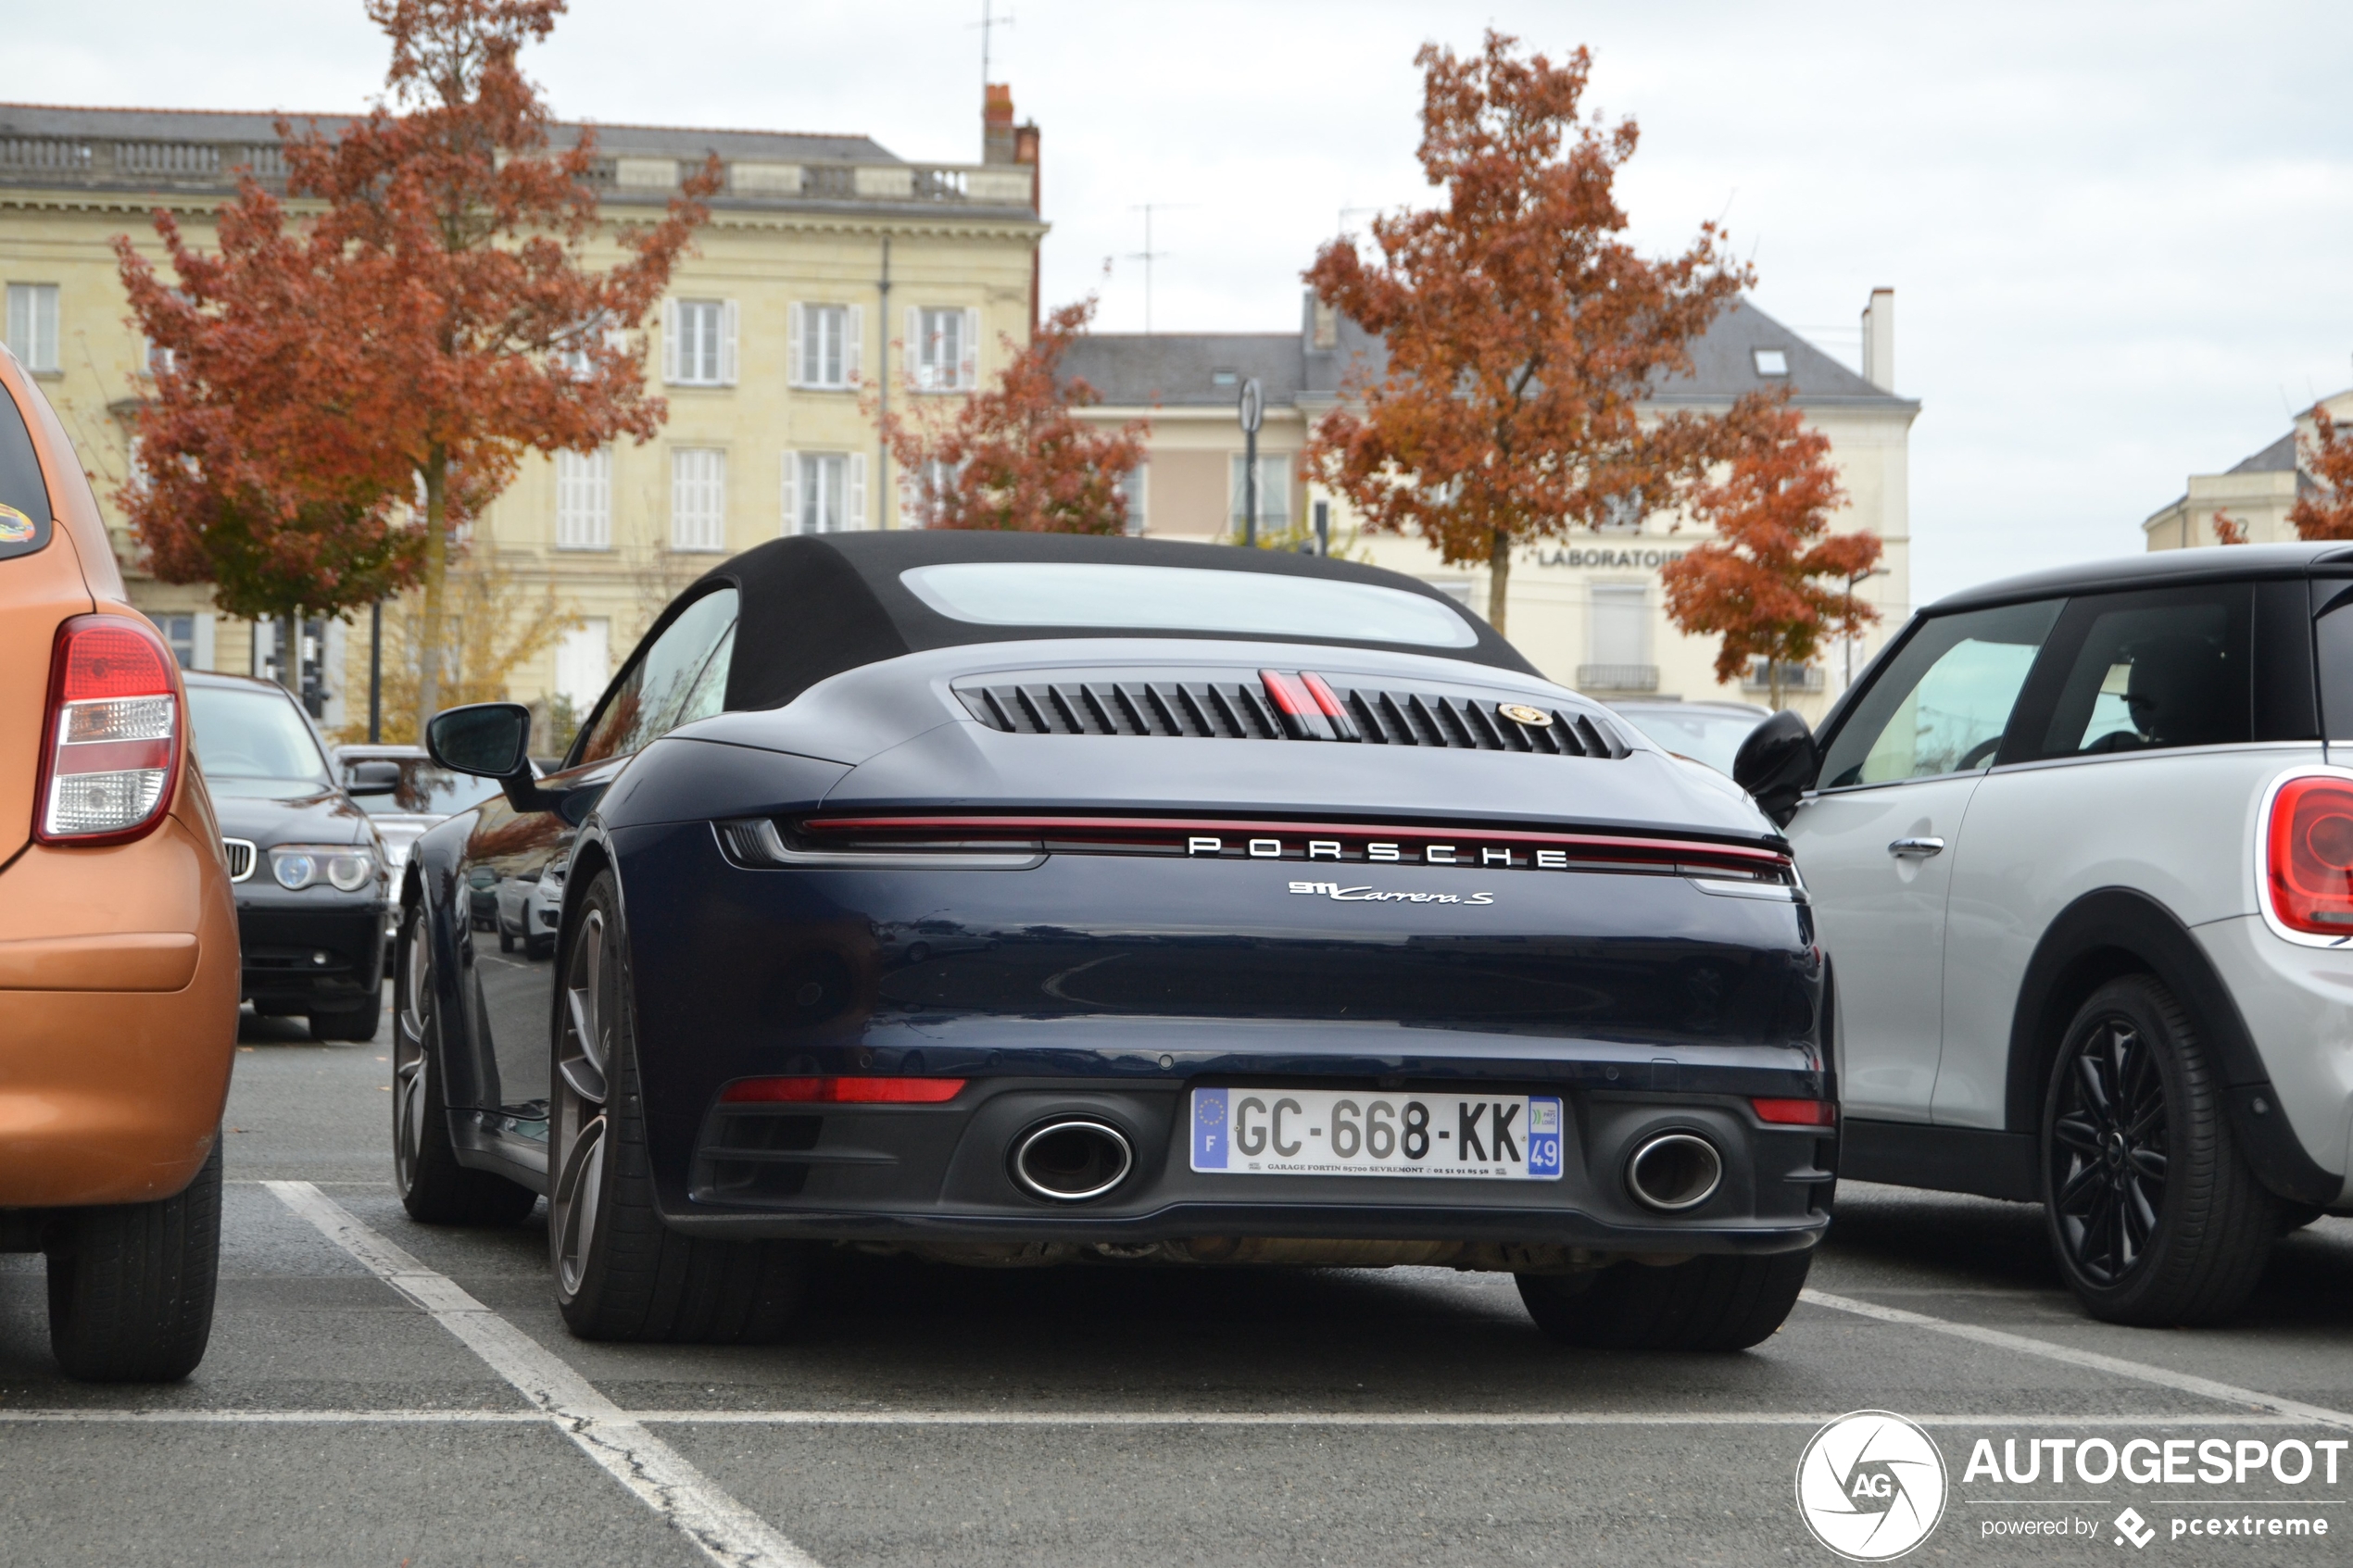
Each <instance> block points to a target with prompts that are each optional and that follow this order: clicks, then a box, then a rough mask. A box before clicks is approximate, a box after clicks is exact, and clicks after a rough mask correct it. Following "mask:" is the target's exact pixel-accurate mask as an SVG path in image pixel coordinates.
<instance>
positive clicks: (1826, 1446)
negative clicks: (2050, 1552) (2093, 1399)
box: [1796, 1411, 2353, 1562]
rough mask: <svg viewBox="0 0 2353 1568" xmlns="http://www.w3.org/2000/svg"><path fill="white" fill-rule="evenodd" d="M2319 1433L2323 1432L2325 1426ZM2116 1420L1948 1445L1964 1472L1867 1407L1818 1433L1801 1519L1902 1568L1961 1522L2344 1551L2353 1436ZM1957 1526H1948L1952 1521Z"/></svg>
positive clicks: (1802, 1468)
mask: <svg viewBox="0 0 2353 1568" xmlns="http://www.w3.org/2000/svg"><path fill="white" fill-rule="evenodd" d="M2315 1430H2316V1432H2317V1431H2320V1430H2325V1429H2315ZM2180 1431H2181V1428H2180V1427H2178V1426H2176V1427H2171V1428H2169V1427H2167V1426H2165V1425H2164V1424H2162V1423H2160V1422H2150V1423H2149V1424H2148V1426H2147V1429H2146V1430H2145V1431H2141V1430H2134V1429H2133V1428H2130V1427H2127V1428H2122V1429H2119V1428H2116V1427H2110V1426H2105V1425H2103V1426H2102V1427H2100V1428H2098V1429H2096V1430H2085V1431H2078V1432H2067V1431H2064V1430H2063V1429H2062V1430H2058V1431H2053V1430H2051V1429H2049V1428H2047V1427H2043V1426H2041V1425H2039V1424H2038V1426H2037V1428H2036V1430H2034V1431H2033V1432H2032V1433H2031V1434H2016V1435H2006V1436H1977V1437H1973V1438H1970V1437H1962V1438H1953V1439H1948V1440H1949V1441H1952V1442H1953V1443H1954V1445H1955V1448H1956V1450H1957V1449H1958V1448H1959V1446H1960V1444H1962V1443H1967V1444H1968V1446H1969V1458H1968V1460H1967V1461H1966V1462H1964V1463H1963V1464H1962V1465H1961V1467H1960V1473H1959V1474H1958V1475H1957V1476H1956V1475H1953V1474H1950V1473H1948V1472H1947V1470H1946V1468H1945V1460H1944V1450H1943V1449H1942V1448H1940V1447H1939V1446H1938V1444H1937V1441H1936V1439H1935V1438H1934V1437H1932V1436H1930V1435H1929V1433H1928V1431H1927V1429H1926V1428H1924V1427H1922V1426H1920V1425H1919V1424H1917V1423H1915V1422H1912V1421H1910V1420H1907V1419H1906V1418H1905V1417H1903V1416H1901V1415H1897V1414H1895V1413H1894V1411H1854V1412H1853V1413H1851V1414H1848V1415H1843V1416H1840V1417H1839V1418H1838V1419H1837V1420H1836V1421H1833V1422H1831V1423H1830V1424H1828V1425H1826V1426H1824V1427H1822V1428H1821V1430H1819V1431H1818V1432H1816V1433H1815V1434H1814V1436H1813V1437H1812V1439H1811V1440H1809V1441H1808V1442H1807V1443H1806V1449H1805V1451H1804V1452H1803V1453H1802V1454H1800V1455H1799V1457H1798V1461H1797V1477H1796V1479H1797V1512H1798V1516H1799V1517H1800V1518H1801V1519H1803V1520H1804V1521H1805V1522H1806V1529H1807V1530H1809V1531H1811V1532H1812V1533H1813V1536H1814V1538H1815V1539H1816V1540H1817V1541H1819V1542H1820V1543H1821V1544H1822V1545H1823V1546H1825V1547H1827V1548H1829V1549H1831V1551H1833V1552H1835V1553H1837V1554H1838V1555H1839V1556H1840V1557H1843V1558H1844V1559H1846V1560H1847V1561H1848V1562H1893V1561H1894V1560H1895V1559H1897V1558H1899V1557H1903V1556H1906V1554H1908V1553H1909V1552H1911V1551H1912V1550H1913V1549H1915V1548H1917V1547H1919V1545H1920V1544H1921V1543H1922V1542H1924V1541H1926V1540H1928V1539H1929V1538H1930V1537H1931V1536H1933V1535H1934V1534H1935V1533H1936V1532H1937V1529H1938V1526H1939V1524H1942V1523H1943V1522H1944V1520H1945V1518H1946V1516H1947V1515H1948V1514H1950V1513H1954V1512H1959V1513H1960V1514H1962V1515H1964V1516H1965V1518H1966V1521H1967V1523H1966V1528H1967V1529H1968V1530H1969V1533H1970V1534H1971V1535H1973V1536H1975V1537H1977V1538H1978V1539H1979V1540H1980V1541H1981V1542H1982V1543H1985V1544H1990V1545H1995V1546H2000V1547H2004V1548H2007V1549H2010V1550H2011V1552H2012V1553H2013V1554H2015V1553H2016V1552H2017V1551H2018V1549H2029V1548H2037V1547H2040V1548H2045V1549H2072V1548H2093V1549H2098V1550H2100V1551H2103V1552H2108V1553H2110V1554H2111V1555H2112V1554H2114V1553H2115V1552H2117V1551H2119V1550H2122V1551H2123V1552H2125V1553H2127V1554H2137V1553H2140V1552H2143V1551H2159V1552H2161V1551H2164V1550H2165V1549H2168V1548H2169V1547H2170V1548H2173V1549H2176V1550H2177V1551H2178V1550H2180V1549H2184V1548H2186V1549H2188V1550H2189V1551H2190V1552H2191V1553H2193V1554H2194V1555H2195V1556H2196V1559H2197V1560H2199V1561H2205V1560H2207V1559H2209V1558H2227V1559H2235V1558H2237V1557H2238V1555H2239V1554H2240V1553H2242V1552H2244V1553H2246V1554H2247V1555H2246V1558H2245V1561H2248V1562H2271V1561H2273V1560H2275V1558H2276V1557H2277V1556H2278V1555H2279V1554H2280V1553H2282V1552H2288V1553H2290V1554H2300V1552H2301V1551H2311V1550H2314V1549H2322V1550H2326V1549H2330V1548H2331V1547H2333V1546H2334V1543H2331V1542H2330V1541H2329V1540H2328V1537H2330V1536H2332V1535H2339V1536H2341V1535H2343V1534H2344V1533H2345V1531H2346V1530H2347V1528H2349V1527H2353V1524H2348V1523H2347V1521H2346V1520H2343V1519H2340V1518H2336V1517H2334V1511H2336V1510H2339V1509H2342V1508H2343V1507H2345V1506H2346V1503H2347V1499H2346V1498H2345V1496H2344V1492H2345V1491H2346V1490H2347V1489H2348V1488H2349V1487H2353V1462H2348V1460H2347V1450H2348V1449H2353V1436H2347V1437H2331V1436H2317V1435H2304V1436H2281V1435H2279V1431H2278V1429H2277V1428H2273V1429H2272V1430H2271V1432H2267V1433H2265V1434H2264V1435H2262V1436H2253V1435H2247V1436H2241V1435H2239V1434H2236V1433H2233V1434H2230V1435H2227V1436H2187V1437H2185V1436H2179V1435H2178V1434H2179V1433H2180ZM1948 1528H1950V1527H1949V1526H1948Z"/></svg>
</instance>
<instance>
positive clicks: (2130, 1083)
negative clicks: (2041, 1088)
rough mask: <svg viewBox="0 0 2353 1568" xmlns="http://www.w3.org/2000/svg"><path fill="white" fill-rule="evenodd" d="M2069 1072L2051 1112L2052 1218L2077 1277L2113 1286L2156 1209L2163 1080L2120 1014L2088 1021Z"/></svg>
mask: <svg viewBox="0 0 2353 1568" xmlns="http://www.w3.org/2000/svg"><path fill="white" fill-rule="evenodd" d="M2071 1069H2072V1070H2071V1071H2070V1072H2069V1073H2066V1074H2065V1075H2063V1076H2062V1077H2061V1078H2060V1079H2059V1082H2058V1095H2057V1103H2056V1104H2055V1105H2054V1106H2053V1107H2052V1115H2051V1141H2050V1146H2049V1153H2050V1160H2051V1168H2050V1183H2051V1186H2050V1191H2051V1210H2052V1213H2051V1220H2052V1223H2053V1224H2055V1225H2056V1226H2057V1230H2058V1236H2059V1245H2060V1246H2061V1247H2062V1248H2065V1249H2066V1252H2067V1256H2068V1259H2069V1261H2070V1262H2072V1263H2073V1264H2074V1265H2075V1267H2076V1269H2077V1270H2078V1271H2079V1272H2081V1273H2082V1276H2083V1277H2084V1278H2085V1279H2086V1280H2089V1281H2091V1282H2093V1283H2094V1284H2096V1285H2102V1286H2112V1285H2115V1284H2116V1283H2117V1282H2118V1281H2119V1280H2121V1279H2122V1278H2123V1277H2124V1276H2125V1275H2126V1274H2129V1273H2132V1272H2133V1269H2134V1268H2135V1267H2136V1266H2138V1264H2139V1263H2140V1261H2141V1258H2142V1256H2143V1254H2145V1252H2146V1251H2147V1250H2148V1248H2149V1244H2150V1242H2151V1241H2153V1240H2154V1239H2155V1238H2156V1236H2157V1225H2158V1214H2159V1213H2160V1212H2161V1211H2162V1210H2163V1209H2164V1207H2165V1177H2166V1168H2167V1164H2168V1160H2167V1156H2166V1148H2167V1144H2168V1131H2169V1124H2168V1120H2167V1117H2166V1113H2165V1112H2166V1104H2165V1075H2164V1073H2162V1072H2160V1071H2159V1070H2158V1064H2157V1061H2156V1060H2155V1057H2154V1054H2153V1052H2152V1051H2151V1048H2150V1047H2149V1044H2148V1042H2147V1041H2146V1040H2145V1039H2144V1038H2143V1037H2142V1035H2141V1032H2140V1030H2139V1028H2138V1027H2137V1026H2135V1024H2134V1023H2133V1021H2132V1020H2131V1019H2130V1018H2127V1017H2124V1016H2122V1015H2120V1014H2110V1015H2108V1016H2106V1017H2103V1018H2099V1019H2097V1020H2095V1021H2094V1022H2093V1024H2092V1028H2091V1032H2090V1034H2089V1035H2087V1036H2086V1037H2084V1038H2083V1039H2082V1041H2081V1042H2080V1043H2079V1044H2078V1045H2077V1047H2076V1049H2075V1052H2074V1056H2073V1060H2072V1062H2071Z"/></svg>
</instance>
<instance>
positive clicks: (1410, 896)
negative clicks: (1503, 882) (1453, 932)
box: [1290, 882, 1495, 904]
mask: <svg viewBox="0 0 2353 1568" xmlns="http://www.w3.org/2000/svg"><path fill="white" fill-rule="evenodd" d="M1290 890H1291V891H1292V892H1293V893H1303V894H1306V895H1307V896H1309V897H1319V898H1336V899H1338V900H1339V901H1340V902H1341V903H1343V904H1491V903H1493V902H1494V901H1495V895H1493V894H1492V893H1385V892H1382V891H1381V890H1380V889H1379V888H1377V887H1342V886H1341V885H1340V884H1339V883H1337V882H1294V883H1292V884H1290Z"/></svg>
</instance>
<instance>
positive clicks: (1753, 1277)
mask: <svg viewBox="0 0 2353 1568" xmlns="http://www.w3.org/2000/svg"><path fill="white" fill-rule="evenodd" d="M1813 1261H1814V1251H1813V1248H1806V1250H1804V1251H1801V1252H1768V1253H1765V1254H1763V1255H1761V1256H1755V1257H1731V1256H1715V1255H1710V1256H1705V1257H1699V1258H1693V1259H1691V1260H1689V1261H1685V1262H1681V1263H1674V1264H1669V1265H1667V1266H1666V1267H1663V1268H1662V1267H1653V1266H1651V1265H1649V1264H1645V1263H1635V1262H1627V1263H1615V1264H1612V1265H1611V1266H1610V1267H1608V1268H1606V1269H1599V1270H1594V1271H1592V1272H1591V1273H1574V1274H1520V1275H1518V1276H1517V1278H1518V1281H1519V1298H1520V1300H1521V1301H1522V1302H1524V1303H1526V1305H1527V1307H1528V1315H1529V1317H1531V1318H1534V1319H1535V1320H1536V1326H1537V1327H1538V1328H1540V1329H1541V1330H1543V1332H1544V1335H1545V1336H1546V1337H1547V1338H1549V1339H1552V1340H1554V1341H1556V1342H1558V1343H1560V1344H1563V1345H1574V1346H1577V1347H1579V1348H1584V1349H1592V1350H1745V1349H1747V1348H1749V1347H1750V1346H1752V1345H1755V1344H1757V1343H1758V1342H1759V1341H1761V1340H1764V1339H1766V1338H1768V1337H1769V1336H1771V1335H1772V1333H1773V1331H1774V1330H1775V1329H1778V1328H1780V1326H1781V1322H1782V1320H1783V1319H1785V1318H1787V1317H1788V1316H1789V1314H1790V1309H1791V1308H1792V1307H1793V1306H1795V1305H1796V1304H1797V1293H1798V1292H1799V1291H1800V1290H1803V1289H1804V1288H1805V1287H1806V1270H1807V1269H1808V1268H1809V1267H1810V1266H1811V1265H1812V1263H1813Z"/></svg>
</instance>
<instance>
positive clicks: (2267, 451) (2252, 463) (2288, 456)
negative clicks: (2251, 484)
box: [2226, 430, 2297, 473]
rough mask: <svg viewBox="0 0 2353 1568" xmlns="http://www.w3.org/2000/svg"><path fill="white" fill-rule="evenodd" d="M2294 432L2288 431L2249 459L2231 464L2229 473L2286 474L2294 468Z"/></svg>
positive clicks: (2242, 459) (2241, 459)
mask: <svg viewBox="0 0 2353 1568" xmlns="http://www.w3.org/2000/svg"><path fill="white" fill-rule="evenodd" d="M2296 466H2297V465H2296V432H2294V431H2292V430H2291V431H2289V432H2288V433H2286V434H2285V435H2283V436H2281V437H2280V438H2279V439H2278V440H2277V441H2274V442H2272V443H2271V445H2269V446H2266V447H2264V448H2263V450H2261V451H2260V452H2258V453H2256V454H2255V455H2254V456H2253V457H2251V458H2240V459H2239V460H2238V461H2237V462H2235V463H2233V464H2232V465H2231V466H2230V468H2229V470H2226V471H2228V472H2231V473H2286V472H2288V471H2289V470H2292V469H2294V468H2296Z"/></svg>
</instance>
